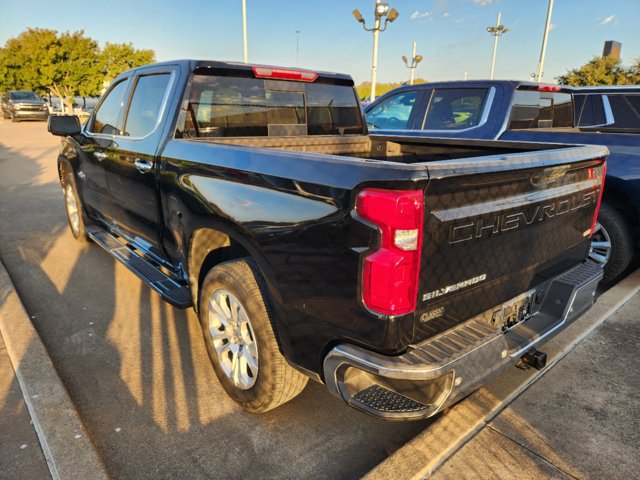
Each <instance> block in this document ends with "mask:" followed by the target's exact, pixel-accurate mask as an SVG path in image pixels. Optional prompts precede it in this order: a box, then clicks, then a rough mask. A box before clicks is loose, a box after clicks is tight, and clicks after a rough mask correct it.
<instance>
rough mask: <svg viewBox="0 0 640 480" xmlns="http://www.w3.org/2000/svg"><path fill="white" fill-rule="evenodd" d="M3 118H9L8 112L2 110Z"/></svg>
mask: <svg viewBox="0 0 640 480" xmlns="http://www.w3.org/2000/svg"><path fill="white" fill-rule="evenodd" d="M2 118H4V119H5V120H6V119H8V118H9V115H8V114H7V111H6V110H2Z"/></svg>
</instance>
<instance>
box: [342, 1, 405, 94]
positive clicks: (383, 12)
mask: <svg viewBox="0 0 640 480" xmlns="http://www.w3.org/2000/svg"><path fill="white" fill-rule="evenodd" d="M351 13H353V16H354V17H355V19H356V20H357V21H358V22H360V23H361V24H362V28H364V29H365V30H366V31H367V32H373V60H372V62H371V97H370V100H371V101H372V102H373V101H374V100H375V99H376V73H377V69H378V33H379V32H384V31H385V30H386V29H387V25H388V24H389V22H393V21H394V20H395V19H396V18H398V11H397V10H396V9H395V8H392V9H389V4H388V3H384V2H381V1H380V0H376V8H375V11H374V15H375V18H374V21H373V28H367V25H366V23H365V21H364V18H362V14H361V13H360V11H359V10H358V9H357V8H356V9H355V10H354V11H353V12H351ZM382 17H386V18H385V19H384V26H382V27H380V22H381V20H382Z"/></svg>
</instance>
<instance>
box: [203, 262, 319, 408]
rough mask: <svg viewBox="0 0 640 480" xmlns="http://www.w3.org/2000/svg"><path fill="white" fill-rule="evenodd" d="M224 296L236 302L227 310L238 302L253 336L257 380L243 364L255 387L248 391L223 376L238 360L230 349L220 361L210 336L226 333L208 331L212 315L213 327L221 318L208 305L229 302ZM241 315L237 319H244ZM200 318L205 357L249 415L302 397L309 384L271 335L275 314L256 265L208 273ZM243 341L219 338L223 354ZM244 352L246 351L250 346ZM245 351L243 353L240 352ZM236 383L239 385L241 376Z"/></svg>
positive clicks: (229, 266) (238, 265)
mask: <svg viewBox="0 0 640 480" xmlns="http://www.w3.org/2000/svg"><path fill="white" fill-rule="evenodd" d="M221 292H227V293H230V294H231V295H232V296H233V297H235V298H234V299H232V300H230V299H229V297H226V298H227V302H228V303H227V305H230V304H231V302H232V301H234V300H237V302H239V303H240V305H241V307H242V308H243V309H244V312H246V316H247V317H248V323H249V324H250V327H251V336H252V337H253V336H255V338H254V339H253V340H254V341H255V345H256V346H257V359H256V365H257V369H256V370H257V373H256V375H255V376H253V375H249V374H248V373H250V372H251V369H250V368H248V363H246V362H245V370H244V372H243V373H244V374H245V375H246V377H247V378H248V379H249V380H250V381H252V382H253V384H252V385H250V386H247V385H245V386H244V388H241V387H239V386H238V385H236V383H234V380H235V379H234V378H233V376H232V378H230V376H229V374H228V373H225V370H224V367H223V364H222V362H229V361H230V359H231V358H234V356H233V354H232V353H231V352H230V349H228V350H229V352H228V353H227V350H225V351H224V353H222V354H220V355H225V354H227V355H228V356H227V358H226V359H224V358H223V359H222V360H221V356H220V355H219V353H218V352H217V351H216V344H214V340H213V337H212V333H211V332H212V331H214V332H218V335H220V332H223V333H222V334H223V335H226V332H227V329H226V328H225V327H222V328H223V329H222V330H219V329H216V328H214V327H213V326H211V325H210V315H211V318H212V320H211V321H212V322H214V323H215V322H216V321H217V320H216V318H219V317H216V315H215V313H213V312H215V310H214V309H213V307H212V310H211V312H212V313H210V312H209V309H210V301H213V302H214V303H215V299H216V296H215V295H222V297H218V299H220V298H225V297H224V294H223V293H221ZM240 313H241V312H239V314H238V318H240V317H241V315H240ZM199 318H200V325H201V326H202V333H203V335H204V340H205V344H206V346H207V352H208V353H209V358H210V360H211V364H212V365H213V368H214V370H215V372H216V375H217V376H218V379H219V380H220V383H221V384H222V387H223V388H224V389H225V391H226V392H227V394H228V395H229V396H230V397H231V398H232V399H233V400H234V401H236V402H237V403H239V404H240V405H241V406H242V407H243V408H244V409H245V410H247V411H249V412H252V413H262V412H266V411H269V410H272V409H274V408H276V407H278V406H280V405H282V404H283V403H286V402H288V401H289V400H292V399H293V398H295V397H296V396H297V395H298V394H300V392H302V390H303V389H304V387H305V386H306V384H307V381H308V378H307V377H306V376H304V375H303V374H301V373H300V372H298V371H297V370H295V369H294V368H292V367H291V366H290V365H289V364H288V363H287V361H286V360H285V359H284V357H283V356H282V354H281V353H280V350H279V348H278V342H277V340H276V336H275V333H274V330H273V325H272V318H273V313H272V310H271V307H270V305H269V301H268V298H267V290H266V287H265V283H264V280H263V279H262V276H261V275H260V273H259V272H258V269H257V268H256V266H255V264H254V263H253V261H252V260H250V259H240V260H233V261H229V262H225V263H222V264H220V265H217V266H216V267H214V268H213V269H211V271H209V273H208V274H207V276H206V277H205V279H204V282H203V284H202V288H201V290H200V308H199ZM238 331H239V330H238ZM240 337H241V335H240V334H237V336H235V340H228V339H226V338H225V339H223V340H221V339H220V337H218V339H217V340H216V341H217V342H218V343H217V345H218V348H219V349H222V348H224V346H228V345H238V343H235V344H234V343H233V342H234V341H235V342H237V341H238V338H240ZM225 342H226V343H225ZM242 346H244V347H245V349H247V348H248V346H247V344H244V345H242ZM242 346H241V347H240V351H242ZM253 348H255V346H253ZM248 353H249V352H248V350H245V353H244V355H247V354H248ZM235 358H237V357H235ZM236 362H237V363H233V365H236V366H237V367H238V369H240V368H241V367H240V365H241V362H240V360H236ZM236 378H237V379H239V374H238V377H236Z"/></svg>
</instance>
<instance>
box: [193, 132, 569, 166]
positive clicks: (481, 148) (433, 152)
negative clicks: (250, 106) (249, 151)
mask: <svg viewBox="0 0 640 480" xmlns="http://www.w3.org/2000/svg"><path fill="white" fill-rule="evenodd" d="M187 141H189V142H203V143H214V144H223V145H236V146H247V147H256V148H268V149H274V150H286V151H295V152H313V153H320V154H324V155H335V156H345V157H355V158H365V159H371V160H384V161H391V162H399V163H408V164H411V163H423V162H432V161H439V160H454V159H461V158H470V157H483V156H490V155H507V154H512V153H522V152H527V151H542V150H549V149H553V148H556V149H557V148H558V145H549V144H546V143H532V142H504V141H502V142H497V141H474V140H460V139H455V140H451V139H447V138H429V139H424V138H421V139H416V138H414V137H410V136H406V137H403V136H380V135H377V136H372V135H327V136H319V135H310V136H298V137H226V138H216V137H204V138H197V139H189V140H187ZM562 147H563V148H567V147H570V145H563V146H562Z"/></svg>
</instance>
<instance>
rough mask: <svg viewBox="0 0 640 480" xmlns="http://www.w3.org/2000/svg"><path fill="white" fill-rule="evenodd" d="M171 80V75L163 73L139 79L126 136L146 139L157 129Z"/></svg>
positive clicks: (125, 132) (128, 114) (125, 130)
mask: <svg viewBox="0 0 640 480" xmlns="http://www.w3.org/2000/svg"><path fill="white" fill-rule="evenodd" d="M170 78H171V74H169V73H162V74H156V75H145V76H142V77H140V78H139V79H138V82H137V83H136V88H135V90H134V92H133V96H132V97H131V104H130V105H129V111H128V113H127V123H126V125H125V128H124V134H125V135H129V136H131V137H144V136H145V135H147V134H149V133H151V132H152V131H153V130H154V129H155V127H156V125H157V123H158V119H159V116H160V109H161V108H162V101H163V99H164V96H165V92H166V90H167V86H168V85H169V79H170Z"/></svg>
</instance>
